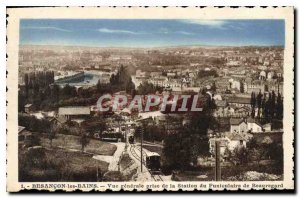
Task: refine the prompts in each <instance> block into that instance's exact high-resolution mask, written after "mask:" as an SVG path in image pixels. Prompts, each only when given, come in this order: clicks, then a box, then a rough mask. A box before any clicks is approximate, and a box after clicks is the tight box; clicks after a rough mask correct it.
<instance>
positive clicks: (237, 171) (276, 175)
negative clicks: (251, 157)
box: [172, 165, 283, 181]
mask: <svg viewBox="0 0 300 198" xmlns="http://www.w3.org/2000/svg"><path fill="white" fill-rule="evenodd" d="M221 178H222V181H280V180H282V178H283V174H282V172H281V171H278V170H277V169H276V168H274V166H269V165H267V166H265V165H244V166H228V167H222V168H221ZM214 179H215V169H214V167H202V168H199V169H198V170H194V171H181V172H177V173H176V174H174V175H173V177H172V180H174V181H213V180H214Z"/></svg>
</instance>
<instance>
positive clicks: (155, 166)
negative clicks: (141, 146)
mask: <svg viewBox="0 0 300 198" xmlns="http://www.w3.org/2000/svg"><path fill="white" fill-rule="evenodd" d="M146 166H147V168H148V169H149V170H150V171H151V172H158V171H160V155H159V154H158V153H155V152H146Z"/></svg>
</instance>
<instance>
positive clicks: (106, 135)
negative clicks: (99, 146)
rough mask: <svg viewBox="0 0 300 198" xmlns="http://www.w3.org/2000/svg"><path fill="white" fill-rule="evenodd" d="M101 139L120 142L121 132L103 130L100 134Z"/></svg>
mask: <svg viewBox="0 0 300 198" xmlns="http://www.w3.org/2000/svg"><path fill="white" fill-rule="evenodd" d="M101 140H102V141H107V142H121V141H122V134H121V133H112V132H103V133H102V135H101Z"/></svg>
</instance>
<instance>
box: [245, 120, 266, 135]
mask: <svg viewBox="0 0 300 198" xmlns="http://www.w3.org/2000/svg"><path fill="white" fill-rule="evenodd" d="M247 126H248V131H251V132H253V133H259V132H262V131H263V130H262V129H263V127H262V125H261V124H259V123H258V122H257V121H255V120H254V119H253V118H251V117H250V118H248V119H247Z"/></svg>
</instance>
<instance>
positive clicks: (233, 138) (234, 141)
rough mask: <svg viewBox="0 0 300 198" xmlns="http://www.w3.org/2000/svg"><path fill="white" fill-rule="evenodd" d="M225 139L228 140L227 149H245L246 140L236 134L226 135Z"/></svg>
mask: <svg viewBox="0 0 300 198" xmlns="http://www.w3.org/2000/svg"><path fill="white" fill-rule="evenodd" d="M225 137H227V138H228V144H227V148H228V149H229V150H231V151H233V150H234V149H235V148H236V147H238V148H239V147H246V141H247V140H246V138H245V137H243V136H242V135H241V134H238V133H226V135H225Z"/></svg>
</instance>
